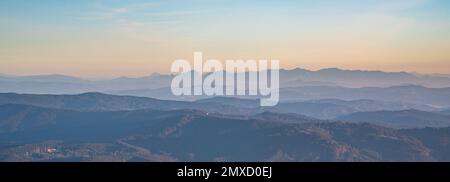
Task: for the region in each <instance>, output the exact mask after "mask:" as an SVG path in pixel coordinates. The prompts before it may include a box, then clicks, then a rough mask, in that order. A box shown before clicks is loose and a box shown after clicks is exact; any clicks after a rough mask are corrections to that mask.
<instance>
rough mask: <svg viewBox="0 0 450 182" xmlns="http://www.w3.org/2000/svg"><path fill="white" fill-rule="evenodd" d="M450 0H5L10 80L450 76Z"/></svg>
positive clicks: (1, 21)
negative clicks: (182, 65)
mask: <svg viewBox="0 0 450 182" xmlns="http://www.w3.org/2000/svg"><path fill="white" fill-rule="evenodd" d="M449 9H450V1H448V0H339V1H336V0H286V1H275V0H273V1H265V0H246V1H241V0H160V1H143V0H128V1H125V0H77V1H73V0H39V1H32V0H1V1H0V73H2V74H14V75H36V74H66V75H73V76H80V77H118V76H144V75H150V74H151V73H153V72H159V73H169V72H170V66H171V64H172V62H173V61H174V60H176V59H186V60H192V59H193V53H194V52H195V51H201V52H203V55H204V58H205V59H218V60H221V61H225V60H227V59H256V60H258V59H277V60H279V61H280V66H281V67H282V68H285V69H293V68H296V67H300V68H305V69H311V70H318V69H322V68H329V67H338V68H342V69H360V70H383V71H408V72H419V73H443V74H450V51H449V50H450V11H448V10H449Z"/></svg>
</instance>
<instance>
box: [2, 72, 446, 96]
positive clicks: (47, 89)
mask: <svg viewBox="0 0 450 182" xmlns="http://www.w3.org/2000/svg"><path fill="white" fill-rule="evenodd" d="M173 76H174V75H170V74H167V75H165V74H158V73H155V74H152V75H150V76H144V77H136V78H130V77H119V78H114V79H100V80H98V79H97V80H92V79H82V78H76V77H72V76H65V75H57V74H54V75H35V76H10V75H0V92H16V93H40V94H76V93H84V92H110V93H113V92H118V93H120V92H132V91H136V90H141V91H144V90H147V91H150V90H153V89H158V88H164V87H169V86H170V82H171V80H172V78H173ZM399 85H420V86H424V87H430V88H445V87H450V78H449V77H446V76H442V75H421V74H415V73H406V72H382V71H362V70H342V69H338V68H328V69H321V70H318V71H310V70H305V69H300V68H297V69H292V70H286V69H281V70H280V86H281V87H282V88H284V87H308V86H332V87H349V88H360V87H391V86H399ZM114 94H116V93H114ZM153 97H154V96H153Z"/></svg>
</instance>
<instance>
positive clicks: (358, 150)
mask: <svg viewBox="0 0 450 182" xmlns="http://www.w3.org/2000/svg"><path fill="white" fill-rule="evenodd" d="M0 118H1V119H0V137H1V138H2V140H1V141H0V160H1V161H448V160H449V159H450V158H449V157H448V152H446V151H449V146H448V142H445V141H448V138H449V137H450V132H449V131H450V129H449V128H440V129H430V128H425V129H413V130H396V129H390V128H386V127H382V126H376V125H372V124H352V123H345V122H331V121H323V120H318V119H313V118H310V117H305V116H301V115H295V114H277V113H268V112H265V113H261V114H256V115H252V116H247V117H236V116H227V115H220V114H211V113H207V112H203V111H195V110H171V111H161V110H150V109H145V110H133V111H74V110H63V109H54V108H42V107H36V106H28V105H19V104H6V105H2V106H0Z"/></svg>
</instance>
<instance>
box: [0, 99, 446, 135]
mask: <svg viewBox="0 0 450 182" xmlns="http://www.w3.org/2000/svg"><path fill="white" fill-rule="evenodd" d="M2 104H23V105H30V106H39V107H47V108H55V109H65V110H77V111H122V110H139V109H155V110H183V109H189V110H199V111H204V112H209V113H215V114H223V115H235V116H239V117H244V116H248V115H256V114H260V113H264V112H273V113H285V114H288V113H292V114H300V115H305V116H308V117H312V118H317V119H325V120H333V119H334V120H344V121H351V122H369V123H375V124H379V125H383V126H389V127H396V128H421V127H436V126H450V122H449V120H450V118H449V117H445V116H442V115H444V114H442V113H440V112H439V110H438V109H437V108H434V107H431V106H427V105H421V104H410V103H401V102H388V101H374V100H354V101H344V100H336V99H324V100H312V101H299V102H294V101H291V102H281V103H279V104H278V105H277V106H275V107H260V106H259V101H258V100H256V99H253V100H252V99H239V98H229V97H216V98H210V99H203V100H198V101H193V102H186V101H170V100H158V99H152V98H145V97H133V96H116V95H108V94H102V93H85V94H79V95H35V94H14V93H3V94H0V105H2ZM404 110H414V111H416V110H417V114H415V113H414V112H402V113H406V114H410V115H411V116H410V117H409V118H408V117H406V118H400V119H403V120H402V124H401V125H398V124H399V123H398V122H395V121H397V120H399V119H396V120H393V119H390V118H388V117H387V116H388V115H386V113H383V112H384V111H395V112H396V111H404ZM419 110H421V111H419ZM367 112H375V113H374V114H373V115H374V116H372V115H369V114H368V113H367ZM442 112H444V111H442ZM351 114H355V116H352V115H351ZM349 115H350V116H349ZM376 115H381V116H382V117H384V118H382V120H377V119H376V117H375V116H376ZM404 115H405V114H404ZM371 118H373V119H375V120H371ZM396 123H397V125H395V124H396Z"/></svg>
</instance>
